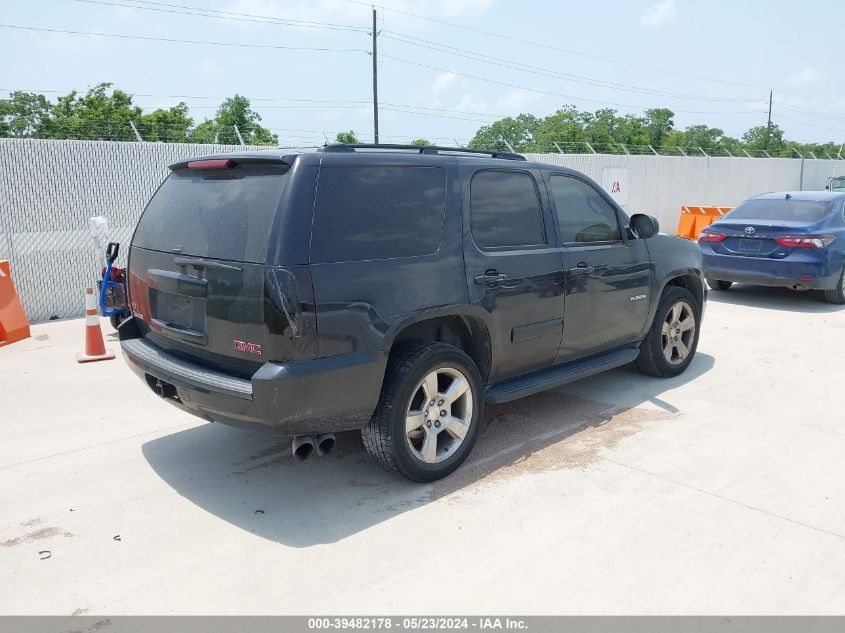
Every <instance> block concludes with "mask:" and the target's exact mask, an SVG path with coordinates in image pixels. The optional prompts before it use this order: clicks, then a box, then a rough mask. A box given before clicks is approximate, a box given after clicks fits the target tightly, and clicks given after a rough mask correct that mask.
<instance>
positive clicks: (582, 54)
mask: <svg viewBox="0 0 845 633" xmlns="http://www.w3.org/2000/svg"><path fill="white" fill-rule="evenodd" d="M340 1H341V2H346V3H347V4H357V5H360V6H367V7H369V6H371V4H370V3H369V2H362V1H360V0H340ZM375 6H376V7H377V8H379V9H383V10H384V11H388V12H392V13H398V14H400V15H406V16H409V17H412V18H417V19H420V20H427V21H429V22H436V23H437V24H443V25H446V26H451V27H453V28H457V29H462V30H465V31H471V32H473V33H479V34H481V35H487V36H490V37H495V38H499V39H503V40H508V41H511V42H518V43H520V44H527V45H529V46H536V47H538V48H544V49H546V50H553V51H557V52H560V53H567V54H569V55H577V56H580V57H586V58H589V59H595V60H598V61H603V62H608V63H611V64H619V65H621V66H628V67H629V68H639V69H641V70H649V71H652V72H658V73H663V74H666V75H674V76H676V77H686V78H688V79H696V80H699V81H712V82H714V83H721V84H726V85H732V86H740V87H743V88H756V89H760V90H768V88H765V87H763V86H759V85H755V84H747V83H739V82H736V81H730V80H727V79H715V78H713V77H703V76H701V75H692V74H689V73H682V72H677V71H673V70H668V69H665V68H657V67H654V66H646V65H643V64H635V63H633V62H626V61H623V60H619V59H613V58H610V57H602V56H601V55H593V54H590V53H585V52H583V51H577V50H574V49H569V48H561V47H559V46H552V45H551V44H544V43H542V42H535V41H532V40H526V39H522V38H518V37H514V36H512V35H505V34H504V33H496V32H494V31H486V30H484V29H479V28H475V27H471V26H466V25H464V24H458V23H456V22H450V21H448V20H442V19H439V18H432V17H429V16H425V15H419V14H417V13H412V12H410V11H403V10H402V9H396V8H393V7H386V6H383V5H378V4H377V5H375Z"/></svg>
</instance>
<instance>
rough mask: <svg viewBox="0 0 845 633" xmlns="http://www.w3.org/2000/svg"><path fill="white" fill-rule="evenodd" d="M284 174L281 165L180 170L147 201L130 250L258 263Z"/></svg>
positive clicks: (264, 251) (284, 180) (284, 178)
mask: <svg viewBox="0 0 845 633" xmlns="http://www.w3.org/2000/svg"><path fill="white" fill-rule="evenodd" d="M286 170H287V167H285V166H283V165H239V166H237V167H234V168H233V169H226V170H212V171H205V170H193V169H180V170H179V171H176V172H174V173H173V174H171V175H170V177H169V178H168V179H167V180H165V181H164V184H162V186H161V187H160V188H159V190H158V192H156V194H155V196H153V199H152V200H150V203H149V204H148V205H147V208H146V210H145V211H144V214H143V215H142V216H141V220H140V221H139V222H138V228H137V229H136V230H135V237H134V238H133V240H132V244H133V245H134V246H140V247H142V248H149V249H152V250H158V251H166V252H171V253H180V254H183V255H195V256H197V257H213V258H215V259H228V260H234V261H240V262H254V263H259V264H260V263H263V262H264V259H265V256H266V254H267V243H268V241H269V235H270V229H271V228H272V226H273V219H274V217H275V215H276V208H277V207H278V206H279V198H280V197H281V194H282V189H283V187H284V185H285V182H286V180H287V177H286V176H285V172H286Z"/></svg>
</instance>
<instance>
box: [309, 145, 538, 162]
mask: <svg viewBox="0 0 845 633" xmlns="http://www.w3.org/2000/svg"><path fill="white" fill-rule="evenodd" d="M358 149H383V150H415V151H417V152H418V153H420V154H441V153H446V154H464V155H467V156H478V157H479V158H482V157H489V158H501V159H504V160H526V158H525V156H523V155H522V154H515V153H514V152H499V151H495V150H483V149H468V148H466V147H440V146H439V145H398V144H393V143H378V144H376V143H326V144H325V145H323V146H322V147H321V148H320V151H323V152H354V151H355V150H358Z"/></svg>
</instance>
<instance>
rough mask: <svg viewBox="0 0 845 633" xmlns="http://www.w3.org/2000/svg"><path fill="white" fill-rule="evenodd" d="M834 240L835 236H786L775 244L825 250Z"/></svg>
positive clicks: (776, 240) (778, 239)
mask: <svg viewBox="0 0 845 633" xmlns="http://www.w3.org/2000/svg"><path fill="white" fill-rule="evenodd" d="M833 240H834V236H833V235H784V236H783V237H776V238H775V242H777V243H778V244H780V245H781V246H789V247H791V248H824V247H825V246H827V245H829V244H830V243H831V242H832V241H833Z"/></svg>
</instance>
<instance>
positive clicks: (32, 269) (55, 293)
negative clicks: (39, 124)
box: [0, 139, 247, 322]
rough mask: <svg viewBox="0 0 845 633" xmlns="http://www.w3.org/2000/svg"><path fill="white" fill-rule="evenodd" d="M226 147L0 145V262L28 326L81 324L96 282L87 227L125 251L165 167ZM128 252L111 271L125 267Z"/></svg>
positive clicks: (81, 143) (33, 141) (96, 265)
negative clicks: (100, 223) (74, 320)
mask: <svg viewBox="0 0 845 633" xmlns="http://www.w3.org/2000/svg"><path fill="white" fill-rule="evenodd" d="M242 149H247V148H245V147H241V146H231V145H190V144H176V143H173V144H170V143H122V142H104V141H52V140H37V139H0V218H2V219H0V259H9V260H11V263H12V276H13V278H14V281H15V286H16V288H17V291H18V294H19V295H20V297H21V301H22V302H23V306H24V309H25V310H26V313H27V316H28V317H29V319H30V321H32V322H39V321H46V320H49V319H53V318H67V317H74V316H79V315H81V314H82V313H83V312H84V309H85V301H84V294H83V293H84V288H85V287H86V286H89V285H92V284H93V283H94V282H95V280H96V278H97V275H98V272H99V270H100V266H101V265H102V264H101V257H100V256H98V254H97V253H96V251H95V247H94V238H93V236H92V235H91V233H89V229H88V219H89V218H91V217H92V216H104V217H106V218H107V219H108V221H109V238H110V239H111V240H112V241H117V242H120V243H121V244H123V245H128V244H129V240H130V238H131V237H132V231H133V229H134V227H135V223H136V222H137V221H138V217H139V216H140V214H141V211H143V209H144V206H145V205H146V203H147V201H148V200H149V199H150V197H152V195H153V193H154V192H155V190H156V189H157V188H158V186H159V185H160V184H161V182H162V181H163V180H164V178H165V177H166V176H167V171H168V170H167V166H168V165H169V164H171V163H174V162H177V161H179V160H184V159H186V158H190V157H192V156H200V155H203V154H211V153H215V152H230V151H235V150H242ZM125 256H126V251H125V250H123V251H122V252H121V256H120V258H119V259H118V262H117V265H118V266H124V265H125Z"/></svg>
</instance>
